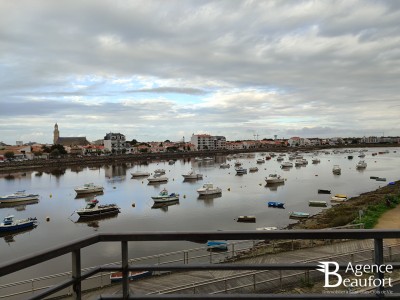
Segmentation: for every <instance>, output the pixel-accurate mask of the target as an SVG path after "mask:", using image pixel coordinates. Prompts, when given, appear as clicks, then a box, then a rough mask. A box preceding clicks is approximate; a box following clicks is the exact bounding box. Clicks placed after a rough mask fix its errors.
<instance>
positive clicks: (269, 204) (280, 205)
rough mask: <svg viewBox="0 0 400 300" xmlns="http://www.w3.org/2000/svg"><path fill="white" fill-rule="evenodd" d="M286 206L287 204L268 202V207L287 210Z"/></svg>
mask: <svg viewBox="0 0 400 300" xmlns="http://www.w3.org/2000/svg"><path fill="white" fill-rule="evenodd" d="M284 205H285V203H282V202H276V201H270V202H268V207H276V208H285V207H284Z"/></svg>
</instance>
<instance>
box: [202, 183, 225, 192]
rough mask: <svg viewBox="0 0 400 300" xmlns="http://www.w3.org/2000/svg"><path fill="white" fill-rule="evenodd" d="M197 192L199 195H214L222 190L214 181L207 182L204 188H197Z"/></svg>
mask: <svg viewBox="0 0 400 300" xmlns="http://www.w3.org/2000/svg"><path fill="white" fill-rule="evenodd" d="M197 193H199V195H214V194H221V193H222V190H221V189H220V188H219V187H214V185H213V184H212V183H205V184H203V187H202V188H199V189H198V190H197Z"/></svg>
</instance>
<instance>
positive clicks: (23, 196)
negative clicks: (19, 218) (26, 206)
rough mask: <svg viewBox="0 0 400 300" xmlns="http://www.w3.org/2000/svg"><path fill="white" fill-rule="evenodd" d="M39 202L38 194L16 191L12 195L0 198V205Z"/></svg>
mask: <svg viewBox="0 0 400 300" xmlns="http://www.w3.org/2000/svg"><path fill="white" fill-rule="evenodd" d="M31 200H39V195H38V194H27V193H25V191H17V192H15V193H14V194H10V195H5V196H1V197H0V203H12V202H23V201H31Z"/></svg>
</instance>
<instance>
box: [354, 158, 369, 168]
mask: <svg viewBox="0 0 400 300" xmlns="http://www.w3.org/2000/svg"><path fill="white" fill-rule="evenodd" d="M366 167H367V163H366V162H365V161H363V160H360V161H359V162H358V163H357V165H356V169H365V168H366Z"/></svg>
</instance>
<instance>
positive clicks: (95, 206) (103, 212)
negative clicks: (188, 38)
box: [76, 199, 120, 218]
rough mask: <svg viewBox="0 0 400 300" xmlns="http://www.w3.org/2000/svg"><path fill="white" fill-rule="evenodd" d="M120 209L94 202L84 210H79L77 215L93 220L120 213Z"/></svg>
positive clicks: (115, 206) (113, 205)
mask: <svg viewBox="0 0 400 300" xmlns="http://www.w3.org/2000/svg"><path fill="white" fill-rule="evenodd" d="M119 210H120V208H119V207H118V206H117V205H116V204H105V205H99V201H97V200H96V199H95V200H92V201H90V202H89V203H88V204H86V206H85V207H84V208H81V209H78V210H77V211H76V213H77V214H78V215H79V217H80V218H93V217H99V216H107V215H113V214H118V213H120V211H119Z"/></svg>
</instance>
